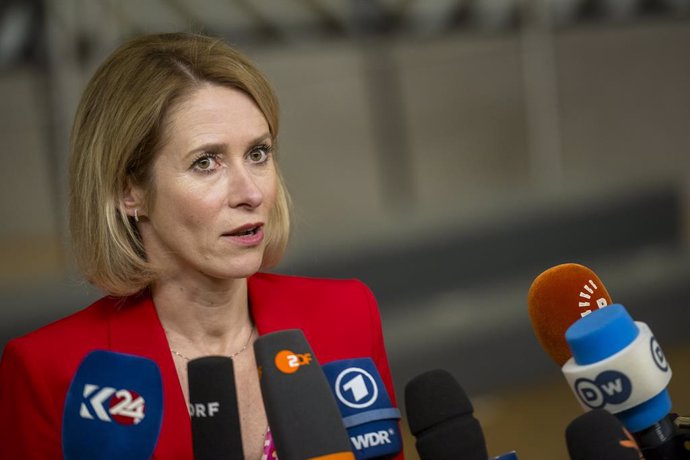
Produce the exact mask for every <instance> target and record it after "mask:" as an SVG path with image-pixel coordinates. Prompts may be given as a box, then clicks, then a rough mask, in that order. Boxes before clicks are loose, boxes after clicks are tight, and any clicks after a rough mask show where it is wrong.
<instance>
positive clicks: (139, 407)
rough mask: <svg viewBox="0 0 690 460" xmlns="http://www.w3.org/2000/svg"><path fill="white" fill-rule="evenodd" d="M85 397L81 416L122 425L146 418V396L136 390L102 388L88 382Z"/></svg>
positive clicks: (133, 423)
mask: <svg viewBox="0 0 690 460" xmlns="http://www.w3.org/2000/svg"><path fill="white" fill-rule="evenodd" d="M83 397H84V401H82V403H81V406H80V408H79V416H80V417H81V418H86V419H90V420H94V419H98V420H101V421H103V422H112V421H115V422H117V423H119V424H120V425H136V424H138V423H139V422H141V421H142V420H143V419H144V416H145V413H144V410H145V402H144V398H143V397H142V396H140V395H139V394H138V393H136V392H134V391H130V390H117V389H115V388H112V387H103V388H101V387H99V386H97V385H91V384H89V383H87V384H85V385H84V391H83Z"/></svg>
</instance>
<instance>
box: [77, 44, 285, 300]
mask: <svg viewBox="0 0 690 460" xmlns="http://www.w3.org/2000/svg"><path fill="white" fill-rule="evenodd" d="M209 83H210V84H214V85H219V86H225V87H229V88H234V89H237V90H240V91H243V92H244V93H246V94H247V95H249V96H250V97H251V98H252V99H253V100H254V102H255V103H256V105H257V106H258V108H259V110H261V112H262V113H263V115H264V117H265V118H266V121H267V123H268V127H269V130H270V134H271V137H272V139H273V142H277V136H278V101H277V98H276V96H275V93H274V92H273V89H272V88H271V86H270V85H269V83H268V81H267V80H266V78H265V77H264V75H263V74H262V73H261V72H260V71H259V70H258V69H257V68H256V67H255V66H254V65H253V64H252V63H251V62H250V61H249V59H248V58H247V57H245V56H244V55H243V54H241V53H240V52H238V51H237V50H235V49H233V48H232V47H230V46H229V45H227V44H226V43H224V42H223V41H221V40H220V39H216V38H211V37H207V36H203V35H197V34H188V33H170V34H158V35H145V36H141V37H138V38H134V39H132V40H131V41H129V42H126V43H124V44H123V45H122V46H120V47H119V48H118V49H117V50H116V51H115V52H114V53H113V54H111V55H110V57H108V59H107V60H106V61H105V62H104V63H103V64H102V65H101V66H100V67H99V68H98V70H97V71H96V73H95V74H94V75H93V77H92V78H91V80H90V81H89V83H88V85H87V87H86V89H85V91H84V94H83V96H82V99H81V102H80V104H79V107H78V109H77V113H76V116H75V120H74V126H73V129H72V136H71V154H70V165H69V168H70V169H69V177H70V198H69V201H70V231H71V236H72V249H73V251H74V255H75V258H76V261H77V264H78V266H79V268H80V269H81V271H82V273H83V275H84V276H85V277H86V279H87V280H88V281H89V282H91V283H93V284H95V285H96V286H98V287H100V288H101V289H103V290H105V291H106V292H108V293H109V294H111V295H116V296H125V295H131V294H134V293H137V292H139V291H141V290H142V289H144V288H146V287H148V286H150V285H151V284H152V283H153V282H154V281H156V279H157V278H158V273H157V270H156V267H154V266H152V264H150V263H148V262H147V260H146V253H145V251H144V247H143V244H142V241H141V237H140V235H139V233H138V230H137V227H136V222H134V219H132V218H131V217H129V216H128V215H127V213H126V212H125V208H124V205H123V204H122V196H123V193H124V190H125V189H126V187H127V185H128V184H132V185H138V186H141V187H142V188H143V189H144V190H145V191H146V200H147V202H148V203H152V202H153V201H152V200H153V196H154V194H155V184H152V173H151V169H152V164H153V160H154V159H155V156H156V153H157V151H158V149H159V147H160V145H161V142H162V141H163V140H162V136H163V135H164V130H165V118H166V115H167V114H168V113H169V112H170V110H171V109H172V108H174V107H175V106H176V105H177V104H179V103H180V102H182V101H183V100H185V98H186V97H188V96H190V95H191V94H192V93H193V92H194V91H195V90H196V89H198V88H200V87H202V86H204V85H206V84H209ZM289 214H290V200H289V196H288V193H287V190H286V189H285V184H284V180H283V178H282V176H281V174H280V171H279V170H278V194H277V199H276V203H275V205H274V207H273V210H272V211H271V215H270V216H269V220H268V223H267V224H268V225H267V226H266V227H267V228H266V237H267V238H266V248H265V251H264V256H263V261H262V265H261V269H268V268H271V267H274V266H275V265H276V264H277V263H278V262H279V261H280V259H281V258H282V256H283V253H284V252H285V247H286V246H287V241H288V238H289V233H290V217H289Z"/></svg>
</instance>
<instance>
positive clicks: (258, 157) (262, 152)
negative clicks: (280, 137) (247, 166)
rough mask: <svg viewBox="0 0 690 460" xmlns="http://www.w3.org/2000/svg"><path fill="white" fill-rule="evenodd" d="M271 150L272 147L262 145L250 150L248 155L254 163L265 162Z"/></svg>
mask: <svg viewBox="0 0 690 460" xmlns="http://www.w3.org/2000/svg"><path fill="white" fill-rule="evenodd" d="M269 152H270V147H268V146H265V145H264V146H260V147H257V148H255V149H254V150H252V151H251V152H249V154H248V155H247V157H248V158H249V161H251V162H252V163H264V162H266V160H268V154H269Z"/></svg>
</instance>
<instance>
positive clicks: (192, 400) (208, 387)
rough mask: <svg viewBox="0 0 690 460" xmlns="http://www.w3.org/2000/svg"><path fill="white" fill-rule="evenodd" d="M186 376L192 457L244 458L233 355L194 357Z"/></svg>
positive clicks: (230, 459)
mask: <svg viewBox="0 0 690 460" xmlns="http://www.w3.org/2000/svg"><path fill="white" fill-rule="evenodd" d="M187 376H188V378H189V413H190V415H191V419H192V448H193V451H194V459H195V460H214V459H218V458H223V459H227V460H241V459H243V458H244V451H243V450H242V431H241V429H240V416H239V411H238V407H237V392H236V390H235V377H234V370H233V362H232V359H231V358H228V357H225V356H207V357H203V358H198V359H193V360H191V361H189V362H188V363H187Z"/></svg>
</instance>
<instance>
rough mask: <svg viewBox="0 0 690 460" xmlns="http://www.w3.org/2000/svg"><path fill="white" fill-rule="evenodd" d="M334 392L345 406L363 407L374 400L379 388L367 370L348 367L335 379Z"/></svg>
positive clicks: (369, 404)
mask: <svg viewBox="0 0 690 460" xmlns="http://www.w3.org/2000/svg"><path fill="white" fill-rule="evenodd" d="M335 394H336V396H337V397H338V399H339V400H340V402H341V403H343V404H345V405H346V406H348V407H351V408H353V409H364V408H365V407H369V406H371V405H372V404H374V403H375V402H376V399H377V398H378V396H379V388H378V386H377V385H376V380H374V377H373V376H372V375H371V374H370V373H369V372H367V371H365V370H364V369H362V368H359V367H349V368H347V369H345V370H343V371H342V372H340V374H338V377H337V378H336V379H335Z"/></svg>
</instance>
